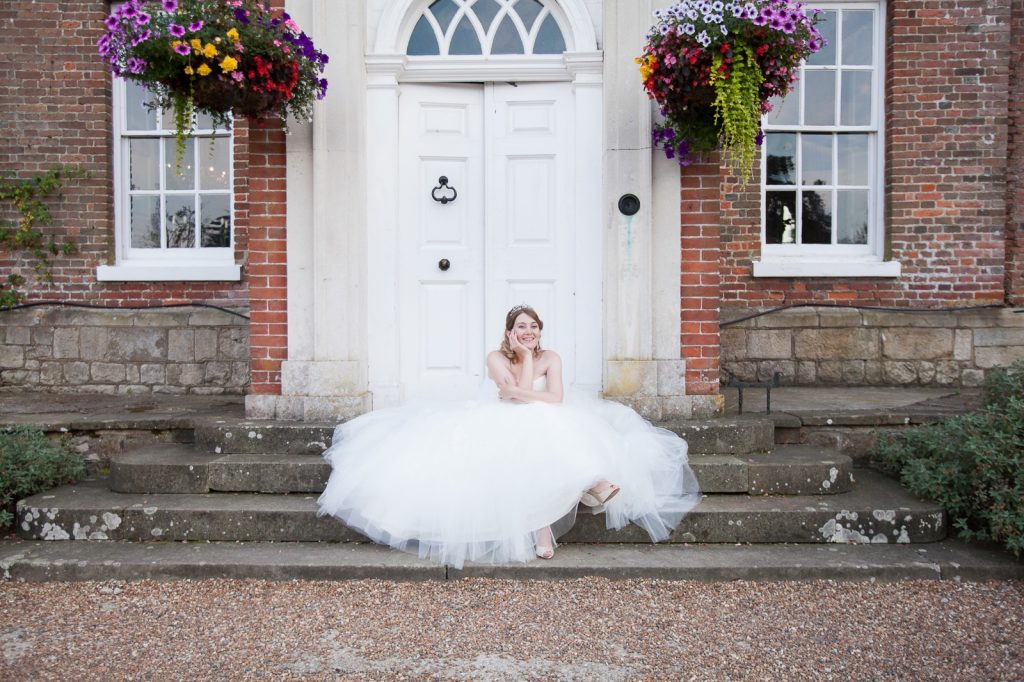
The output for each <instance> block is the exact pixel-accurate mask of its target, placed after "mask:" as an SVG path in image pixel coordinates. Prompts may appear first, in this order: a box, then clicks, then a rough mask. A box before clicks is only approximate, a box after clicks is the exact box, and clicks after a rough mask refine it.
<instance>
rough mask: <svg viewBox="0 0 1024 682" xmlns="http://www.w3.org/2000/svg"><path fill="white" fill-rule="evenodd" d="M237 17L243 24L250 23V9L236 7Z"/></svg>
mask: <svg viewBox="0 0 1024 682" xmlns="http://www.w3.org/2000/svg"><path fill="white" fill-rule="evenodd" d="M235 19H237V20H238V21H240V22H241V24H242V26H248V25H249V10H245V9H242V8H241V7H236V8H235Z"/></svg>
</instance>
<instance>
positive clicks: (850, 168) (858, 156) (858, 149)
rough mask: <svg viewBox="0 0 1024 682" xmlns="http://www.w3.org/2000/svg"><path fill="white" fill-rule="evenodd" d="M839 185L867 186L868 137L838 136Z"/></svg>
mask: <svg viewBox="0 0 1024 682" xmlns="http://www.w3.org/2000/svg"><path fill="white" fill-rule="evenodd" d="M838 154H839V184H840V185H866V184H868V136H867V135H840V136H839V149H838Z"/></svg>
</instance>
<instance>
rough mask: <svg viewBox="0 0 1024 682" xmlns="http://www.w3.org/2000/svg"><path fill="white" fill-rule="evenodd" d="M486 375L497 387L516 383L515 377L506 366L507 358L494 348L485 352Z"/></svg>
mask: <svg viewBox="0 0 1024 682" xmlns="http://www.w3.org/2000/svg"><path fill="white" fill-rule="evenodd" d="M487 376H488V377H490V379H491V381H493V382H494V383H495V385H496V386H498V388H501V387H502V386H505V385H506V384H515V383H516V378H515V377H514V376H512V372H511V371H509V368H508V358H506V357H505V356H504V355H502V354H501V353H500V352H498V351H496V350H492V351H491V352H490V353H488V354H487Z"/></svg>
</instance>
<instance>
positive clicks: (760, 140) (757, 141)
mask: <svg viewBox="0 0 1024 682" xmlns="http://www.w3.org/2000/svg"><path fill="white" fill-rule="evenodd" d="M763 143H764V131H763V130H761V129H760V128H758V129H757V137H755V138H754V144H756V145H757V146H758V147H760V146H761V145H762V144H763Z"/></svg>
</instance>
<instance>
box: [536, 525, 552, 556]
mask: <svg viewBox="0 0 1024 682" xmlns="http://www.w3.org/2000/svg"><path fill="white" fill-rule="evenodd" d="M542 535H546V536H547V542H548V544H546V545H545V544H541V542H542V540H541V536H542ZM533 548H534V551H535V552H536V553H537V556H538V557H540V558H541V559H551V558H553V557H554V556H555V536H554V535H553V534H552V533H551V526H548V527H547V528H543V529H541V530H539V531H537V532H536V533H535V534H534V544H533Z"/></svg>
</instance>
